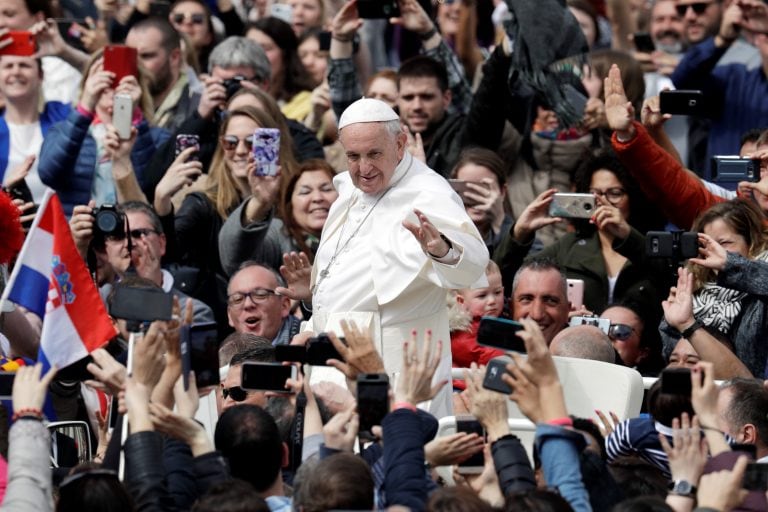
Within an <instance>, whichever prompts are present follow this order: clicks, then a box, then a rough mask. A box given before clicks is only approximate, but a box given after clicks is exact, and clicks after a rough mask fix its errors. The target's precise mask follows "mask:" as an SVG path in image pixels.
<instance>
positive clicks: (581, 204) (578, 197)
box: [549, 192, 595, 219]
mask: <svg viewBox="0 0 768 512" xmlns="http://www.w3.org/2000/svg"><path fill="white" fill-rule="evenodd" d="M594 213H595V196H593V195H592V194H576V193H567V192H564V193H557V194H555V195H554V196H553V197H552V202H551V203H549V216H550V217H561V218H564V219H589V218H591V217H592V215H594Z"/></svg>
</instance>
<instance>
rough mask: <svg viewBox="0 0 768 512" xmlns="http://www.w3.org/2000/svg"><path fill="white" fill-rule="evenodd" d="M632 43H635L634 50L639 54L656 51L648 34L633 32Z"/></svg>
mask: <svg viewBox="0 0 768 512" xmlns="http://www.w3.org/2000/svg"><path fill="white" fill-rule="evenodd" d="M632 41H633V42H634V43H635V49H636V50H637V51H639V52H643V53H653V52H655V51H656V44H654V42H653V38H652V37H651V34H649V33H648V32H635V34H634V35H633V36H632Z"/></svg>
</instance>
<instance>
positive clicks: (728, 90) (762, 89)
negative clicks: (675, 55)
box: [672, 38, 768, 179]
mask: <svg viewBox="0 0 768 512" xmlns="http://www.w3.org/2000/svg"><path fill="white" fill-rule="evenodd" d="M727 49H728V48H717V47H715V40H714V38H709V39H706V40H705V41H703V42H701V43H699V44H697V45H696V46H694V47H693V48H691V49H690V50H688V53H686V54H685V57H684V58H683V60H682V61H681V62H680V64H679V65H678V66H677V69H675V72H674V73H673V74H672V81H673V82H674V83H675V87H677V88H678V89H701V90H702V91H703V92H704V95H705V98H706V102H707V105H708V106H710V107H712V116H713V121H712V127H711V128H710V130H709V143H708V147H707V162H709V158H710V157H712V156H713V155H737V154H738V153H739V149H740V138H741V136H742V135H743V134H744V133H745V132H746V131H748V130H750V129H752V128H764V127H765V126H768V80H766V77H765V74H764V73H763V70H762V68H760V67H758V68H755V69H751V70H750V69H747V68H746V66H744V65H743V64H740V63H733V64H725V65H722V66H718V65H717V62H718V61H719V60H720V57H722V56H723V54H724V53H725V52H726V50H727ZM704 177H705V179H709V178H710V177H711V175H710V173H709V170H708V169H707V170H706V173H705V175H704Z"/></svg>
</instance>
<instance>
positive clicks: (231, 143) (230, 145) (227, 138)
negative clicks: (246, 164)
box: [219, 135, 253, 151]
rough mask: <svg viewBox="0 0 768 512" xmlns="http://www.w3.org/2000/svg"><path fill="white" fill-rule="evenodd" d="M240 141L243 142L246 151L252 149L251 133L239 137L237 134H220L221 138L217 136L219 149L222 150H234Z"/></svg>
mask: <svg viewBox="0 0 768 512" xmlns="http://www.w3.org/2000/svg"><path fill="white" fill-rule="evenodd" d="M240 141H242V142H243V144H245V147H246V148H247V149H248V151H250V150H252V149H253V135H249V136H247V137H243V138H240V137H238V136H237V135H222V136H221V138H219V143H220V144H221V149H223V150H224V151H234V150H235V149H237V145H238V144H240Z"/></svg>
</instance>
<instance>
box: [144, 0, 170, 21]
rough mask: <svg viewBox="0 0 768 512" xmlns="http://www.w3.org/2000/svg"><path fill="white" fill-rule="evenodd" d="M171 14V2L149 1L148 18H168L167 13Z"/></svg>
mask: <svg viewBox="0 0 768 512" xmlns="http://www.w3.org/2000/svg"><path fill="white" fill-rule="evenodd" d="M169 14H171V3H170V2H163V1H155V2H149V16H150V18H162V19H164V20H167V19H168V15H169Z"/></svg>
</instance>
